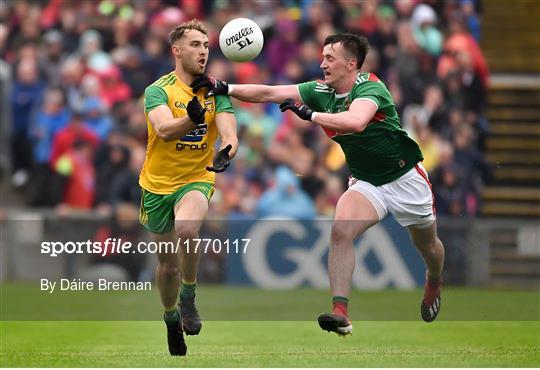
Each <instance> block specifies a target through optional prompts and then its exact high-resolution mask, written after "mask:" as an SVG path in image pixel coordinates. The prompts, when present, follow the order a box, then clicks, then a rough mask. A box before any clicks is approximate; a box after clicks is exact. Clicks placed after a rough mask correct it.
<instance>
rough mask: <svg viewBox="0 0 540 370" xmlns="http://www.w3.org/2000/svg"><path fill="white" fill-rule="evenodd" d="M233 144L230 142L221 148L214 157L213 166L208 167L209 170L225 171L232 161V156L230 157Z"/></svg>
mask: <svg viewBox="0 0 540 370" xmlns="http://www.w3.org/2000/svg"><path fill="white" fill-rule="evenodd" d="M231 148H232V145H231V144H229V145H227V146H226V147H225V148H223V149H221V150H220V151H219V152H218V153H217V154H216V157H215V158H214V164H213V165H212V166H211V167H206V169H207V170H208V171H213V172H223V171H225V170H226V169H227V168H228V167H229V164H230V163H231V158H230V157H229V152H230V151H231Z"/></svg>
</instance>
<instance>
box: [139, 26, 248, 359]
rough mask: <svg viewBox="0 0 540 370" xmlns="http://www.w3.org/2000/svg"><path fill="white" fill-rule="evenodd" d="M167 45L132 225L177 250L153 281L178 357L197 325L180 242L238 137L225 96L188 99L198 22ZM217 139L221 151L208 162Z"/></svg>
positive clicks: (191, 279)
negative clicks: (169, 59)
mask: <svg viewBox="0 0 540 370" xmlns="http://www.w3.org/2000/svg"><path fill="white" fill-rule="evenodd" d="M169 41H170V44H171V52H172V54H173V56H174V60H175V70H174V71H173V72H171V73H169V74H167V75H165V76H163V77H161V78H160V79H158V80H157V81H156V82H154V83H153V84H151V85H150V86H148V87H147V88H146V90H145V93H144V110H145V115H146V121H147V126H148V146H147V149H146V160H145V162H144V165H143V168H142V170H141V175H140V178H139V184H140V186H141V188H142V199H141V210H140V222H141V224H143V225H144V227H145V228H146V229H147V230H148V231H149V232H150V234H151V238H152V241H155V242H162V241H167V242H170V241H172V242H174V245H180V250H179V251H177V252H178V253H175V252H173V251H160V253H158V262H159V264H158V267H157V269H156V283H157V286H158V289H159V294H160V297H161V302H162V304H163V307H164V310H165V314H164V319H165V323H166V326H167V340H168V345H169V352H170V353H171V355H176V356H183V355H185V354H186V351H187V348H186V345H185V342H184V337H183V332H185V333H186V334H187V335H197V334H199V332H200V330H201V327H202V322H201V318H200V316H199V314H198V311H197V308H196V306H195V285H196V280H197V267H198V261H199V255H198V254H197V253H196V252H195V251H194V250H193V249H194V248H192V249H191V250H189V251H188V250H187V248H185V245H186V244H185V243H184V241H186V240H188V241H189V240H191V239H193V238H197V237H198V233H199V229H200V227H201V224H202V222H203V220H204V218H205V217H206V214H207V213H208V202H209V200H210V197H211V196H212V194H213V192H214V182H215V176H216V175H215V173H216V172H222V171H224V170H225V169H226V168H227V167H228V165H229V161H230V159H231V158H232V157H234V155H235V153H236V150H237V147H238V139H237V136H236V119H235V117H234V112H233V108H232V105H231V101H230V98H229V97H228V96H219V97H209V98H205V96H204V95H205V91H202V90H199V91H198V92H197V93H194V92H193V90H192V88H191V87H190V84H191V83H192V82H193V80H194V79H195V78H196V77H197V76H199V75H201V74H203V73H204V71H205V68H206V63H207V61H208V34H207V31H206V29H205V28H204V26H203V25H202V24H201V23H200V22H199V21H198V20H192V21H189V22H186V23H183V24H181V25H179V26H177V27H175V28H174V29H173V30H172V31H171V32H170V34H169ZM218 136H219V137H220V140H221V149H220V150H219V151H218V153H217V154H216V156H215V158H214V143H215V142H216V140H217V138H218ZM212 158H214V161H213V163H212ZM178 239H180V243H177V241H178ZM192 245H193V244H192Z"/></svg>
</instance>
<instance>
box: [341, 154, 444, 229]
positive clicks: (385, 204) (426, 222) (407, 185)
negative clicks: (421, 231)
mask: <svg viewBox="0 0 540 370" xmlns="http://www.w3.org/2000/svg"><path fill="white" fill-rule="evenodd" d="M349 189H351V190H355V191H357V192H359V193H361V194H362V195H364V196H365V197H366V198H367V199H368V200H369V201H370V202H371V204H373V207H375V210H376V211H377V215H378V216H379V221H380V220H382V219H383V218H384V217H385V216H386V215H387V214H388V213H391V214H393V215H394V217H395V218H396V220H397V222H399V224H400V225H402V226H405V227H406V226H415V227H417V228H426V227H429V226H431V225H432V224H433V222H434V221H435V207H434V204H433V193H432V191H431V183H430V182H429V179H428V176H427V172H426V170H425V169H424V167H423V166H422V164H420V163H418V164H417V165H416V166H414V168H412V169H411V170H410V171H409V172H407V173H406V174H404V175H403V176H401V177H400V178H398V179H396V180H394V181H392V182H389V183H388V184H384V185H381V186H375V185H372V184H370V183H369V182H366V181H362V180H358V179H355V178H354V177H351V178H350V180H349Z"/></svg>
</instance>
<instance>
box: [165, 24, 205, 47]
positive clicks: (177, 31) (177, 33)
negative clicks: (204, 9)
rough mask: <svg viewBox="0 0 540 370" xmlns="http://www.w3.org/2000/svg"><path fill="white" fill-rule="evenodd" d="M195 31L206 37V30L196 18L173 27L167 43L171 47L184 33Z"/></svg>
mask: <svg viewBox="0 0 540 370" xmlns="http://www.w3.org/2000/svg"><path fill="white" fill-rule="evenodd" d="M189 30H197V31H199V32H200V33H202V34H204V35H206V36H208V30H207V29H206V27H204V25H203V24H202V23H201V21H199V20H198V19H196V18H193V19H192V20H190V21H189V22H184V23H182V24H179V25H178V26H176V27H174V28H173V29H172V30H171V32H169V43H170V44H171V45H172V44H174V42H175V41H176V40H178V39H181V38H182V37H183V36H184V34H185V32H186V31H189Z"/></svg>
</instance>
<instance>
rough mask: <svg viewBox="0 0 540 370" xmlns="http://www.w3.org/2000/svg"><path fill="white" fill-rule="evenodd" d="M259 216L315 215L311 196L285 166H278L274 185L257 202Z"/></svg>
mask: <svg viewBox="0 0 540 370" xmlns="http://www.w3.org/2000/svg"><path fill="white" fill-rule="evenodd" d="M257 213H258V215H259V216H260V217H266V216H282V217H292V218H296V219H312V218H314V217H315V214H316V213H315V206H314V204H313V201H312V200H311V198H310V197H309V196H308V195H307V193H305V192H304V191H303V190H302V189H301V188H300V182H299V181H298V178H297V177H296V176H295V175H294V173H293V172H292V171H291V170H290V169H289V168H287V167H284V166H281V167H278V168H277V170H276V173H275V184H274V187H272V188H270V189H268V190H267V191H266V192H264V193H263V195H262V196H261V198H260V199H259V202H258V203H257Z"/></svg>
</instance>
